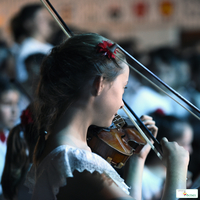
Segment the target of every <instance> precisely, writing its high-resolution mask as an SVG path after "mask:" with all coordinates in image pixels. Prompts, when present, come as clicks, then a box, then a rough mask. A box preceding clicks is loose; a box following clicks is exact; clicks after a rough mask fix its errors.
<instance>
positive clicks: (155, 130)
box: [137, 115, 158, 160]
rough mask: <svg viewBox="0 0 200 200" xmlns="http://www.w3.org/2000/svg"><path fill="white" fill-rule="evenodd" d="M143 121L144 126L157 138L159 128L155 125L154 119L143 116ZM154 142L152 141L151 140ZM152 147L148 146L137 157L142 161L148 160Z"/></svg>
mask: <svg viewBox="0 0 200 200" xmlns="http://www.w3.org/2000/svg"><path fill="white" fill-rule="evenodd" d="M140 119H141V121H142V122H143V124H144V125H145V126H146V127H147V128H148V129H149V130H150V131H151V133H152V134H153V136H154V137H156V136H157V133H158V127H157V126H156V125H155V121H154V120H153V118H152V117H150V116H148V115H143V116H142V117H141V118H140ZM151 142H152V140H151ZM150 149H151V147H150V145H149V144H146V145H145V146H144V147H143V148H142V150H141V151H140V153H139V154H137V156H138V157H139V158H142V159H144V160H145V159H146V157H147V155H148V153H149V151H150Z"/></svg>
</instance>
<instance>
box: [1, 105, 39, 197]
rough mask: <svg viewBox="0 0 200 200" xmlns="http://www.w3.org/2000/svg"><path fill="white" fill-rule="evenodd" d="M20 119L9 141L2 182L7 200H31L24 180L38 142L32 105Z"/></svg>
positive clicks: (11, 132)
mask: <svg viewBox="0 0 200 200" xmlns="http://www.w3.org/2000/svg"><path fill="white" fill-rule="evenodd" d="M20 119H21V122H20V124H18V125H16V126H15V127H14V128H12V129H11V131H10V133H9V136H8V140H7V152H6V161H5V166H4V171H3V175H2V180H1V183H2V188H3V196H4V198H5V199H6V200H29V199H31V194H30V193H29V190H28V188H27V187H26V186H25V185H24V180H25V177H26V173H27V171H28V169H29V168H30V166H31V163H32V157H33V150H34V147H35V144H36V141H37V134H36V133H37V132H36V128H35V126H34V116H33V108H32V104H30V105H29V106H28V107H27V108H26V109H25V110H24V111H23V112H22V115H21V116H20ZM32 133H34V134H32Z"/></svg>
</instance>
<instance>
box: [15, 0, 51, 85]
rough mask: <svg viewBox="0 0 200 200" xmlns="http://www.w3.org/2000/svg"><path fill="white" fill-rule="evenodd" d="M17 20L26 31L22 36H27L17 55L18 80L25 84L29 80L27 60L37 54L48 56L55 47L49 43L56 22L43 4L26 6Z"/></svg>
mask: <svg viewBox="0 0 200 200" xmlns="http://www.w3.org/2000/svg"><path fill="white" fill-rule="evenodd" d="M17 20H18V22H20V23H21V25H20V27H22V30H23V31H24V35H22V36H23V37H24V36H25V38H23V37H22V40H23V41H22V42H21V45H20V49H19V52H18V55H17V79H18V81H20V82H24V81H26V80H27V79H28V74H27V71H26V68H25V63H24V61H25V59H26V58H27V57H28V56H30V55H32V54H36V53H43V54H47V53H49V52H50V50H51V48H52V47H53V46H52V45H51V44H50V43H49V41H50V39H51V37H52V35H53V33H54V31H53V29H52V23H54V22H53V20H52V19H51V16H50V15H49V13H48V11H47V10H46V9H45V8H43V6H42V5H41V4H28V5H25V6H24V7H23V8H21V10H20V11H19V13H18V16H17ZM17 20H15V21H17ZM13 26H14V25H13Z"/></svg>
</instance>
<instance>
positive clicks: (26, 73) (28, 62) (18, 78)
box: [0, 4, 200, 200]
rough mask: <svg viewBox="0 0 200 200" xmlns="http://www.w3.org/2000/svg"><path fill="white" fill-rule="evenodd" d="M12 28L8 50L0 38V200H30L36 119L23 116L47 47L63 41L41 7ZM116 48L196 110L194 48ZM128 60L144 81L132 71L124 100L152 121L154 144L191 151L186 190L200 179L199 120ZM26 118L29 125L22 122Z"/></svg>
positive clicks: (152, 196)
mask: <svg viewBox="0 0 200 200" xmlns="http://www.w3.org/2000/svg"><path fill="white" fill-rule="evenodd" d="M10 29H11V32H12V37H13V39H14V42H13V44H12V45H8V43H7V41H6V40H5V39H4V38H0V178H1V184H2V186H1V185H0V199H20V200H22V199H27V200H28V199H30V194H29V193H28V191H27V189H26V188H24V187H23V184H22V183H23V181H24V177H25V174H26V171H27V170H28V168H29V167H30V164H31V162H32V153H33V149H34V145H35V143H36V140H37V136H35V138H31V139H30V136H29V132H30V124H31V129H34V128H33V127H32V124H33V121H34V120H32V118H31V120H30V116H31V114H27V113H28V112H29V111H30V110H31V107H30V106H31V103H32V102H33V101H34V91H35V89H36V86H37V80H38V75H39V71H40V64H41V62H42V60H43V59H44V57H45V55H46V54H48V53H49V52H50V50H51V48H52V47H53V46H55V45H57V44H60V43H61V42H62V41H63V40H64V39H65V36H64V34H63V33H62V31H61V30H60V28H59V27H58V26H57V25H56V24H55V22H54V21H53V19H52V17H51V16H50V15H49V13H48V12H47V11H46V9H44V8H43V6H41V4H31V5H26V6H24V7H23V8H21V9H20V11H19V12H18V13H17V14H16V15H15V16H13V18H12V19H10ZM107 37H108V38H109V36H107ZM119 44H120V45H121V46H122V47H123V48H124V49H125V50H127V51H128V52H129V53H130V54H131V55H133V56H134V57H135V58H136V59H137V60H138V61H140V62H141V63H142V64H144V65H145V66H146V67H147V68H148V69H150V70H151V71H152V72H153V73H154V74H156V75H157V76H158V77H159V78H160V79H161V80H163V81H164V82H165V83H166V84H167V85H169V86H171V87H172V88H173V89H175V90H176V91H177V92H178V93H179V94H181V95H182V96H183V97H185V98H186V99H188V100H189V101H190V102H191V103H192V104H194V105H196V106H197V107H198V108H200V79H199V74H200V50H199V48H198V45H197V44H194V45H193V46H191V47H189V48H184V49H182V48H180V47H174V48H172V47H167V46H164V47H159V48H156V49H151V50H149V51H148V50H147V51H146V52H137V48H136V47H135V46H134V44H133V41H132V40H130V41H126V42H125V41H120V42H119ZM128 61H129V63H130V64H131V65H132V66H133V67H135V69H137V70H138V71H140V72H141V73H142V74H143V75H145V76H146V77H147V78H148V80H147V79H144V78H143V77H142V76H140V75H138V73H136V72H135V71H134V70H131V73H130V79H129V83H128V88H127V90H126V92H125V94H124V99H125V100H126V101H127V103H128V104H129V105H130V106H131V108H132V109H133V110H134V111H135V112H136V114H138V116H141V115H144V114H146V115H150V116H153V118H154V119H155V121H156V123H157V126H158V128H159V132H158V140H160V139H161V138H162V137H164V136H165V137H167V138H168V139H169V141H177V142H178V143H179V144H180V145H182V146H183V147H185V148H186V149H187V150H188V151H189V152H190V155H191V158H190V165H189V172H188V188H190V187H191V186H192V183H193V182H194V181H195V180H196V179H197V178H198V175H199V167H200V157H199V152H200V145H199V143H200V133H199V130H200V129H199V127H200V124H199V121H198V119H197V118H196V117H194V116H193V115H192V114H190V113H189V112H188V111H187V110H186V109H191V108H190V107H189V106H188V105H186V104H185V103H184V102H183V103H182V102H181V101H180V100H179V99H178V100H177V101H178V102H181V103H182V104H183V105H184V107H186V109H185V108H182V106H180V105H179V104H178V103H177V102H175V101H174V100H172V99H171V98H170V97H168V96H167V95H166V94H164V93H163V92H162V91H160V89H162V90H164V91H166V92H167V93H170V92H169V91H167V90H166V88H165V87H164V86H163V85H162V84H159V83H158V82H157V81H156V80H155V79H154V78H152V77H151V76H150V75H149V74H148V73H147V72H146V71H144V70H143V69H142V68H141V67H139V66H138V65H137V64H136V63H135V62H134V61H133V60H129V59H128ZM149 80H150V81H153V82H155V83H156V85H158V86H159V88H160V89H158V88H157V87H155V86H154V85H152V84H151V83H150V81H149ZM171 95H172V97H173V98H175V99H177V97H176V96H175V95H173V94H171ZM27 108H28V111H27ZM24 110H26V113H25V112H24ZM192 111H194V110H193V109H192ZM119 113H121V114H122V115H123V114H124V113H122V112H121V111H120V112H119ZM194 113H196V112H195V111H194ZM20 116H21V117H20ZM24 117H25V118H28V121H26V120H25V122H24V120H22V119H24ZM32 117H33V116H32ZM33 118H34V117H33ZM149 157H152V158H151V159H149V160H147V163H146V168H145V170H144V176H143V185H144V193H143V199H144V200H157V199H160V197H161V193H162V191H161V189H160V188H162V186H163V182H164V178H163V177H165V167H164V166H162V165H161V162H160V160H159V159H158V158H157V157H155V155H154V154H153V152H152V155H151V154H150V155H149ZM150 160H151V161H150ZM152 180H154V182H153V183H152ZM3 196H4V197H3Z"/></svg>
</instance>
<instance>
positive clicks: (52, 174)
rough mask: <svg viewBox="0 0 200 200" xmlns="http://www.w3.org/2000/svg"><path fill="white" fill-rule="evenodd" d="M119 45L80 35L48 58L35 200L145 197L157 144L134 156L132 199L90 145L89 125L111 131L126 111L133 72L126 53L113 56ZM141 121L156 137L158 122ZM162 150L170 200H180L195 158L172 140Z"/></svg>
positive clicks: (32, 184)
mask: <svg viewBox="0 0 200 200" xmlns="http://www.w3.org/2000/svg"><path fill="white" fill-rule="evenodd" d="M111 46H112V43H111V42H110V41H109V40H108V39H106V38H104V37H102V36H100V35H98V34H93V33H88V34H80V35H75V36H72V37H71V38H69V39H68V40H67V41H66V42H64V43H63V44H61V45H59V46H57V47H55V48H53V49H52V51H51V53H50V54H49V55H48V56H47V57H46V58H45V59H44V61H43V64H42V66H41V73H40V81H39V85H38V88H37V100H36V104H35V105H36V106H35V109H36V110H37V118H38V119H37V123H38V128H39V135H40V136H39V139H38V142H37V145H36V147H35V153H34V164H33V166H32V168H31V170H30V171H29V174H28V176H27V181H26V185H27V186H29V188H30V189H31V191H32V192H33V196H32V199H37V200H40V199H41V200H43V199H48V200H50V199H58V200H62V199H73V200H75V199H87V200H90V199H95V200H98V199H99V200H100V199H101V200H103V199H132V197H133V198H134V199H141V180H142V169H143V166H144V162H145V159H146V156H147V154H148V152H149V150H150V147H149V146H148V145H146V146H145V147H144V148H143V150H142V151H141V152H140V153H139V154H138V155H134V157H133V159H132V161H133V160H134V162H133V164H132V166H131V169H130V170H129V172H131V173H130V175H131V176H130V177H129V176H127V177H129V178H131V179H132V186H131V187H132V193H133V195H132V197H130V196H129V187H128V186H127V185H126V184H125V183H124V180H123V179H122V178H121V177H120V176H119V175H118V174H117V172H116V171H115V170H114V169H113V168H112V167H111V165H110V164H109V163H108V162H107V161H105V160H104V159H103V158H101V157H100V156H98V155H97V154H95V153H92V152H91V149H90V147H89V146H88V145H87V131H88V128H89V127H90V126H91V125H95V126H99V127H109V126H110V125H111V123H112V120H113V118H114V116H115V114H116V113H117V111H118V109H120V108H122V107H123V106H124V104H123V101H122V95H123V93H124V89H125V88H126V84H127V82H128V76H129V67H128V65H127V64H125V63H124V62H122V60H124V61H125V56H124V55H123V53H122V52H121V51H120V50H119V49H116V50H115V51H114V53H112V52H111V51H109V47H111ZM141 119H142V121H143V122H144V124H145V125H146V126H147V127H148V128H149V129H150V130H151V132H152V133H153V134H154V136H156V134H157V127H156V126H155V122H154V121H153V120H152V118H151V117H149V116H143V117H142V118H141ZM162 148H163V162H164V163H165V165H166V166H167V181H166V186H165V192H164V196H163V199H168V200H169V199H170V200H173V199H176V195H175V194H176V193H175V192H176V189H182V188H185V184H186V172H187V166H188V162H189V156H188V152H187V151H186V150H184V149H183V148H182V147H180V146H178V145H177V144H176V143H171V142H168V141H167V139H163V140H162ZM129 172H128V173H129Z"/></svg>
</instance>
